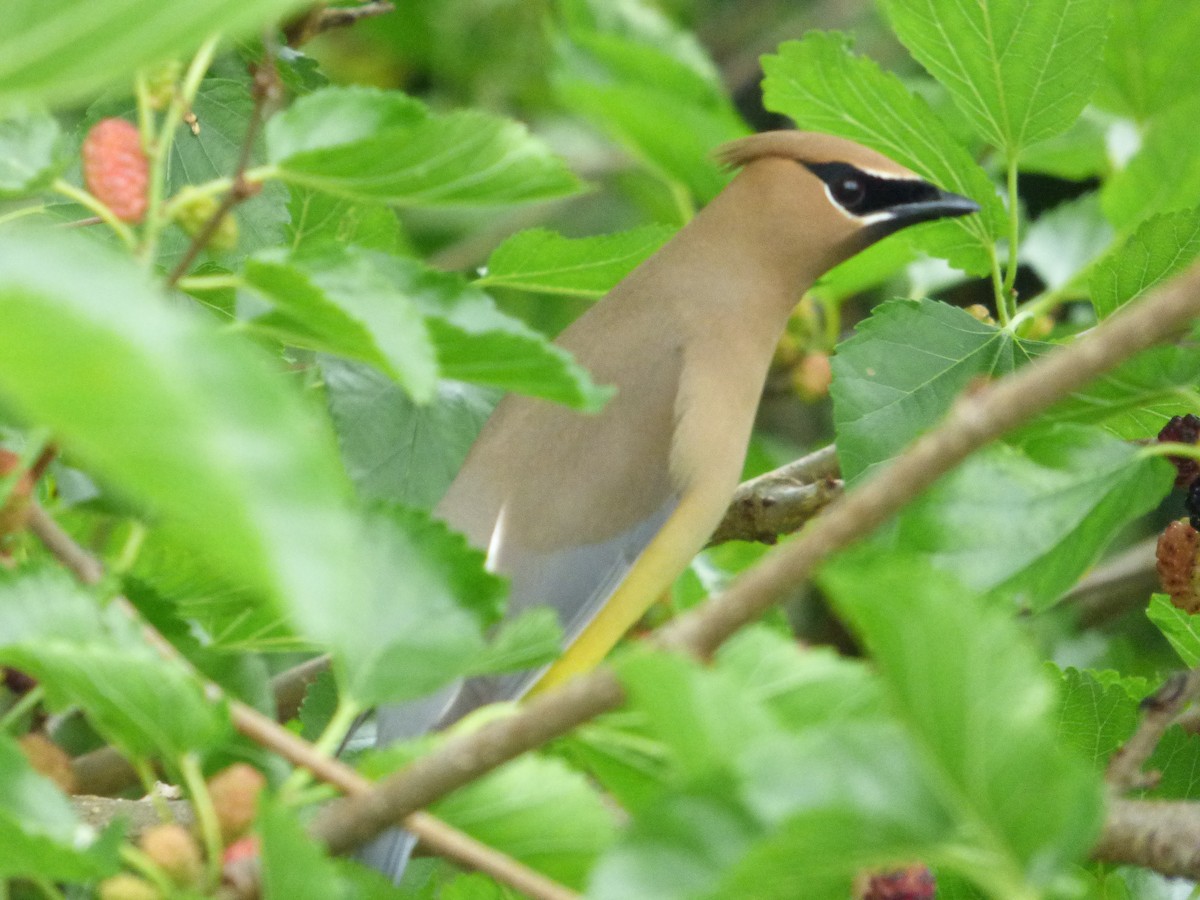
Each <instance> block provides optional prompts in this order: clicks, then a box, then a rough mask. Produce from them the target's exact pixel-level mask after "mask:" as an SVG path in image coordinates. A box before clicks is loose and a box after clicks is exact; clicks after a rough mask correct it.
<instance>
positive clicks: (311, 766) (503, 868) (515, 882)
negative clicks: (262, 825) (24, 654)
mask: <svg viewBox="0 0 1200 900" xmlns="http://www.w3.org/2000/svg"><path fill="white" fill-rule="evenodd" d="M29 527H30V530H31V531H33V533H34V534H35V535H36V536H37V537H38V538H39V539H40V540H42V541H43V543H44V544H45V546H46V548H47V549H48V550H50V552H51V553H53V554H54V555H55V556H56V557H57V558H58V559H59V561H61V562H62V563H63V564H64V565H66V566H67V567H68V568H70V569H71V571H72V572H74V573H75V575H76V577H78V578H79V580H80V581H82V582H84V583H85V584H97V583H98V582H99V581H100V580H101V579H102V578H103V577H104V567H103V566H102V565H101V564H100V562H99V560H97V559H96V558H95V557H93V556H92V555H91V554H90V553H88V552H87V551H86V550H84V549H83V548H82V547H80V546H79V545H78V544H77V543H75V541H74V539H73V538H71V536H70V535H69V534H67V533H66V532H65V531H63V529H62V528H60V527H59V525H58V523H57V522H55V521H54V520H53V519H52V518H51V517H50V516H49V515H48V514H47V513H46V511H45V510H44V509H43V508H42V507H41V506H40V505H39V504H37V503H34V504H33V505H32V510H31V517H30V524H29ZM112 602H113V603H115V604H117V605H118V606H119V607H120V608H122V609H123V610H124V611H125V613H126V614H127V615H128V616H129V617H130V618H131V619H132V620H133V621H135V622H138V623H139V624H140V625H141V629H142V633H143V635H144V636H145V637H146V639H147V640H148V641H149V642H150V644H151V645H152V646H153V647H154V648H155V649H157V650H158V651H159V652H160V653H161V654H162V655H163V656H164V657H166V658H168V659H171V660H173V661H175V662H177V663H179V664H180V665H182V666H185V667H186V668H187V669H188V670H189V671H191V672H192V674H193V675H194V676H195V677H196V679H197V680H198V681H199V682H200V683H202V684H203V685H204V689H205V692H206V693H207V695H208V696H209V697H210V698H211V699H212V700H213V701H214V702H217V701H219V700H221V699H222V698H224V699H227V701H228V703H229V714H230V718H231V719H232V720H233V724H234V727H235V728H237V730H238V731H239V732H240V733H241V734H243V735H245V736H246V737H248V738H250V739H251V740H253V741H255V742H256V743H258V744H259V745H261V746H263V747H266V748H267V749H269V750H271V751H273V752H275V753H277V754H279V755H280V756H282V757H283V758H284V759H286V760H288V762H290V763H292V764H293V765H296V766H302V767H303V768H306V769H308V770H309V771H310V772H312V774H313V775H314V776H315V777H317V778H318V779H320V780H321V781H324V782H326V783H327V784H331V785H333V786H334V787H336V788H338V789H339V790H341V791H342V792H343V793H346V794H348V795H352V796H358V797H363V796H369V795H370V794H371V793H372V782H370V781H368V780H367V779H366V778H363V777H362V776H361V775H359V774H358V772H356V771H355V770H354V769H352V768H351V767H350V766H347V765H346V764H345V763H343V762H341V761H340V760H337V759H333V758H330V757H327V756H324V755H323V754H321V753H319V752H318V751H317V750H316V748H314V747H313V746H312V744H310V743H308V742H307V741H305V740H303V739H302V738H300V737H298V736H296V735H295V734H293V733H292V732H290V731H288V730H287V729H286V728H284V727H283V726H282V725H279V724H278V723H277V722H275V721H274V720H273V719H271V718H269V717H267V716H264V715H263V714H262V713H260V712H259V711H258V710H256V709H254V708H253V707H251V706H248V705H247V704H245V703H242V702H241V701H239V700H236V699H234V698H232V697H229V698H225V697H224V693H223V692H222V690H221V688H220V687H219V686H218V685H216V684H215V683H213V682H211V681H208V680H207V679H206V678H204V676H203V675H201V674H200V673H199V672H196V671H195V669H194V668H193V667H192V666H191V664H190V663H189V662H188V661H187V660H186V659H185V658H184V657H183V656H182V655H180V653H179V652H178V651H177V650H176V649H175V648H174V647H173V646H172V645H171V643H170V642H169V641H167V639H166V638H164V637H163V636H162V635H161V634H159V633H158V632H157V631H156V630H154V629H153V628H151V627H150V626H149V625H146V624H145V623H144V622H143V621H142V619H141V616H140V615H139V614H138V611H137V609H136V608H135V607H134V606H133V604H132V603H130V602H129V600H128V599H126V598H125V597H117V598H116V599H115V600H113V601H112ZM368 802H369V800H368ZM393 821H395V820H394V819H393ZM403 825H404V827H405V828H406V829H408V831H410V832H411V833H412V834H414V835H416V836H417V837H418V838H419V839H420V840H421V841H423V842H424V843H425V845H426V846H427V847H429V848H430V849H431V850H433V851H434V852H436V853H438V854H439V855H441V856H444V857H446V858H447V859H451V860H454V861H455V862H458V863H459V864H461V865H464V866H466V867H467V868H469V869H476V870H478V871H480V872H485V873H486V874H488V875H490V876H491V877H492V878H494V879H495V880H496V881H498V882H500V883H502V884H507V885H509V886H511V887H513V888H516V889H517V890H519V891H522V892H524V893H525V894H528V895H529V896H530V897H533V898H536V900H576V898H577V897H578V895H577V894H576V893H575V892H574V891H572V890H570V889H568V888H566V887H564V886H563V885H561V884H559V883H558V882H556V881H554V880H552V879H550V878H547V877H546V876H544V875H542V874H541V873H539V872H536V871H534V870H533V869H531V868H529V867H528V866H526V865H524V864H522V863H520V862H518V861H517V860H515V859H512V858H511V857H509V856H506V855H505V854H503V853H500V852H499V851H497V850H494V849H492V848H491V847H489V846H487V845H486V844H484V843H481V842H480V841H477V840H475V839H474V838H472V837H470V836H469V835H466V834H463V833H462V832H461V831H458V830H457V829H455V828H452V827H451V826H449V825H447V824H446V823H445V822H443V821H441V820H440V819H438V818H437V817H435V816H432V815H430V814H429V813H425V812H414V813H413V814H412V815H409V816H408V817H407V818H405V819H404V822H403ZM381 830H382V829H381Z"/></svg>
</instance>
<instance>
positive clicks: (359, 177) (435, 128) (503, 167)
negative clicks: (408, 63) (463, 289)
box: [267, 87, 580, 206]
mask: <svg viewBox="0 0 1200 900" xmlns="http://www.w3.org/2000/svg"><path fill="white" fill-rule="evenodd" d="M267 145H268V147H269V150H270V158H271V160H272V162H273V163H274V164H275V166H276V169H277V171H278V173H279V177H280V178H282V179H283V180H284V181H287V182H290V183H292V184H298V185H303V186H307V187H310V188H315V189H317V190H322V191H326V192H328V193H331V194H338V195H341V196H344V197H351V198H357V199H363V200H374V201H377V202H384V203H390V204H393V205H396V206H448V205H450V206H453V205H468V206H486V205H495V204H505V203H521V202H526V201H530V200H543V199H548V198H551V197H561V196H564V195H566V194H571V193H575V192H576V191H578V190H579V187H580V184H579V181H578V180H577V179H576V178H575V176H574V175H572V174H571V173H570V171H569V170H568V169H567V168H566V166H565V165H564V164H563V162H562V161H561V160H560V159H558V158H557V157H555V156H553V155H552V154H551V153H550V152H549V150H547V149H546V147H545V146H544V145H543V144H542V143H541V142H540V141H539V140H537V139H536V138H534V137H533V136H532V135H530V134H529V132H528V131H527V130H526V129H525V127H524V126H523V125H520V124H519V123H517V122H515V121H512V120H509V119H503V118H500V117H497V116H493V115H490V114H488V113H485V112H482V111H479V110H461V111H458V112H452V113H448V114H446V115H440V116H437V115H432V114H430V113H429V112H428V111H426V110H425V108H424V107H423V106H422V105H421V104H420V103H419V102H418V101H416V100H413V99H412V98H410V97H406V96H404V95H402V94H397V93H394V92H384V91H378V90H372V89H369V88H332V87H331V88H324V89H322V90H319V91H315V92H314V93H312V94H309V95H308V96H307V97H302V98H300V99H299V100H297V101H296V102H295V103H294V104H293V105H292V106H291V107H290V108H289V109H288V110H286V111H285V112H283V113H281V114H280V115H278V116H275V117H274V118H273V119H272V120H271V121H270V122H269V123H268V126H267Z"/></svg>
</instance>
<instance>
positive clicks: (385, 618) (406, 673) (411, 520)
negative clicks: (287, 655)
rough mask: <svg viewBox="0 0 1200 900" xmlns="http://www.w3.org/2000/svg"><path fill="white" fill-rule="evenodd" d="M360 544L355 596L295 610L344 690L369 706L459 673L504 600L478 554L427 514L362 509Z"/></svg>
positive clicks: (415, 693)
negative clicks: (362, 578)
mask: <svg viewBox="0 0 1200 900" xmlns="http://www.w3.org/2000/svg"><path fill="white" fill-rule="evenodd" d="M360 543H361V545H362V557H363V559H364V563H363V564H364V566H365V571H366V572H367V573H368V575H369V584H368V585H366V586H365V587H364V589H363V590H362V591H361V592H360V593H358V594H356V595H354V596H342V597H341V598H340V599H339V602H338V603H336V604H334V603H330V602H329V601H328V598H325V599H324V600H323V601H321V602H314V603H312V604H308V605H304V606H301V605H300V604H297V605H296V617H297V618H298V620H299V621H300V622H301V623H302V624H303V625H304V627H305V630H306V633H308V634H312V635H319V636H320V637H321V639H322V641H323V642H325V644H326V645H327V646H328V647H329V649H330V652H331V653H332V654H333V657H334V661H335V663H336V664H337V666H338V668H339V670H340V671H341V673H342V674H343V678H344V681H343V684H344V688H345V690H346V692H347V693H348V694H350V695H351V696H353V697H354V699H355V700H357V701H358V702H359V703H360V704H362V705H363V706H364V707H366V706H375V705H377V704H379V703H383V702H387V701H395V700H404V699H409V698H412V697H419V696H422V695H424V694H427V693H429V692H430V691H432V690H433V689H435V688H438V687H440V686H441V685H443V684H445V683H446V682H448V681H450V680H451V679H453V678H454V677H456V676H458V675H460V674H462V673H463V672H465V671H466V670H467V669H468V668H469V667H470V665H471V663H472V662H473V661H474V659H475V657H476V655H477V654H478V653H479V651H480V650H481V649H482V648H483V629H484V628H485V627H487V626H488V625H490V624H492V623H493V622H495V621H496V620H497V619H498V618H499V613H500V610H499V604H500V600H501V598H502V596H503V594H504V587H503V582H501V581H500V579H498V578H496V577H495V576H493V575H489V574H488V573H486V572H484V570H483V554H481V553H479V552H478V551H476V550H474V549H472V548H470V547H468V546H467V544H466V541H465V540H464V539H463V538H462V536H461V535H459V534H456V533H455V532H452V531H450V529H449V528H447V527H446V526H445V525H443V524H442V523H440V522H437V521H434V520H433V519H430V518H429V517H428V515H427V514H425V513H421V512H418V511H416V510H410V509H404V508H402V507H396V506H393V507H383V506H377V507H375V508H374V509H372V510H371V511H370V513H369V514H368V515H367V516H366V522H365V524H364V528H363V533H362V535H361V538H360ZM364 623H369V626H370V627H365V628H364V627H363V625H364Z"/></svg>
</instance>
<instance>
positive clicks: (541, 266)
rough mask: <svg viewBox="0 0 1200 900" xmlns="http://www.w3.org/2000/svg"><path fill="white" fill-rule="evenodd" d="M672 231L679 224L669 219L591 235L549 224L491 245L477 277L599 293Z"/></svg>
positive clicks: (530, 287) (492, 282) (492, 283)
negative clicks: (558, 230) (556, 230)
mask: <svg viewBox="0 0 1200 900" xmlns="http://www.w3.org/2000/svg"><path fill="white" fill-rule="evenodd" d="M673 233H674V229H672V228H669V227H667V226H665V225H647V226H643V227H642V228H635V229H633V230H632V231H623V232H620V233H618V234H607V235H600V236H597V237H587V238H568V237H563V236H562V235H560V234H555V233H554V232H552V231H547V230H546V229H544V228H534V229H530V230H529V231H522V232H519V233H518V234H515V235H513V236H512V237H511V238H509V239H508V240H506V241H505V242H504V243H503V244H501V245H500V246H499V247H497V248H496V249H495V250H493V251H492V255H491V256H489V257H488V261H487V265H486V266H485V268H484V272H483V274H482V275H481V276H480V277H479V278H478V279H477V280H476V281H475V283H476V284H478V285H482V286H486V287H510V288H518V289H520V290H526V291H538V292H543V293H550V294H569V295H574V296H580V297H599V296H602V295H603V294H606V293H608V291H609V290H611V289H612V287H613V286H614V285H615V284H616V283H617V282H618V281H620V280H621V279H622V278H624V277H625V276H626V275H628V274H629V273H630V272H632V271H633V270H634V269H635V268H636V267H637V266H638V265H640V264H641V263H642V262H644V261H645V260H646V259H648V258H649V257H650V256H651V255H652V254H653V253H654V252H655V251H657V250H658V248H659V247H661V246H662V245H663V244H664V243H666V242H667V240H668V239H669V238H670V236H671V235H672V234H673Z"/></svg>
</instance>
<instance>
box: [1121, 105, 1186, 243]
mask: <svg viewBox="0 0 1200 900" xmlns="http://www.w3.org/2000/svg"><path fill="white" fill-rule="evenodd" d="M1198 119H1200V96H1197V95H1190V96H1189V97H1188V98H1187V99H1185V100H1182V101H1180V102H1179V103H1177V104H1175V105H1173V106H1171V107H1169V108H1168V109H1166V110H1165V111H1163V112H1161V113H1159V114H1158V115H1157V116H1155V117H1154V119H1153V120H1152V121H1151V122H1150V123H1149V124H1148V125H1147V127H1146V128H1145V130H1144V131H1143V133H1142V142H1141V147H1140V148H1139V149H1138V151H1137V153H1136V154H1135V155H1134V157H1133V158H1132V159H1131V160H1129V163H1128V165H1126V166H1125V168H1124V169H1122V170H1121V171H1119V172H1117V173H1116V174H1115V175H1113V177H1112V178H1110V179H1109V180H1108V181H1107V182H1106V183H1105V185H1104V187H1103V189H1102V190H1101V193H1100V199H1101V202H1102V203H1103V205H1104V214H1105V215H1107V216H1108V219H1109V221H1110V222H1112V223H1113V225H1114V226H1116V227H1117V229H1118V230H1119V231H1123V232H1126V233H1128V232H1129V231H1130V230H1132V229H1133V228H1134V227H1136V226H1137V225H1138V224H1139V223H1141V222H1143V221H1145V220H1146V219H1148V218H1150V217H1151V216H1152V215H1154V214H1156V213H1164V212H1174V211H1177V210H1183V209H1193V208H1195V207H1197V206H1200V154H1196V153H1193V152H1192V147H1191V141H1192V138H1193V136H1194V134H1195V127H1196V121H1197V120H1198Z"/></svg>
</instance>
